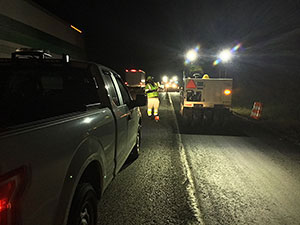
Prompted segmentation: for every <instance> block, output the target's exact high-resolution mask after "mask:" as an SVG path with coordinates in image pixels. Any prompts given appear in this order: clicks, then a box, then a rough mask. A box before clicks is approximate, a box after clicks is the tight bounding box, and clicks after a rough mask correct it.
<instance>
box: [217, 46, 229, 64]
mask: <svg viewBox="0 0 300 225" xmlns="http://www.w3.org/2000/svg"><path fill="white" fill-rule="evenodd" d="M219 58H220V59H221V61H222V62H224V63H226V62H228V61H230V59H231V58H232V53H231V51H230V50H228V49H226V50H223V51H222V52H221V53H220V54H219Z"/></svg>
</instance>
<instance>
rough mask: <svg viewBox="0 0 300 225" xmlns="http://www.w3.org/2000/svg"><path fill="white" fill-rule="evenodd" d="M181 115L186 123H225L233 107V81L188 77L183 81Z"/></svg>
mask: <svg viewBox="0 0 300 225" xmlns="http://www.w3.org/2000/svg"><path fill="white" fill-rule="evenodd" d="M183 84H184V85H183V89H182V90H181V93H180V114H181V116H182V118H183V119H184V121H185V122H187V123H190V122H192V123H193V124H196V123H195V122H197V121H199V122H201V121H206V122H208V121H209V122H212V121H214V120H215V121H218V122H223V121H224V116H225V115H227V114H228V112H229V110H230V107H231V96H232V79H231V78H209V77H208V75H204V77H203V78H199V77H188V78H184V79H183Z"/></svg>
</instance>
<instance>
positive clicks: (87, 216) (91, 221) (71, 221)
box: [68, 183, 98, 225]
mask: <svg viewBox="0 0 300 225" xmlns="http://www.w3.org/2000/svg"><path fill="white" fill-rule="evenodd" d="M97 204H98V199H97V195H96V192H95V190H94V188H93V187H92V185H91V184H89V183H83V184H79V186H78V187H77V189H76V192H75V196H74V198H73V201H72V205H71V210H70V213H69V218H68V225H96V224H97Z"/></svg>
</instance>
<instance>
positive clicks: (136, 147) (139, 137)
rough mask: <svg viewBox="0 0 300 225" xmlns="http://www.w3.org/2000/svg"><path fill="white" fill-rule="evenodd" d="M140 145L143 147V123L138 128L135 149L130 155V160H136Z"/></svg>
mask: <svg viewBox="0 0 300 225" xmlns="http://www.w3.org/2000/svg"><path fill="white" fill-rule="evenodd" d="M140 147H141V125H139V128H138V132H137V135H136V143H135V146H134V147H133V149H132V151H131V153H130V155H129V160H130V161H134V160H136V159H137V158H138V157H139V154H140Z"/></svg>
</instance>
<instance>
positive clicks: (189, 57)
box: [185, 49, 198, 62]
mask: <svg viewBox="0 0 300 225" xmlns="http://www.w3.org/2000/svg"><path fill="white" fill-rule="evenodd" d="M185 57H186V59H187V60H189V61H190V62H192V61H195V60H196V59H197V57H198V53H197V51H196V50H195V49H191V50H189V51H188V52H187V53H186V55H185Z"/></svg>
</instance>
